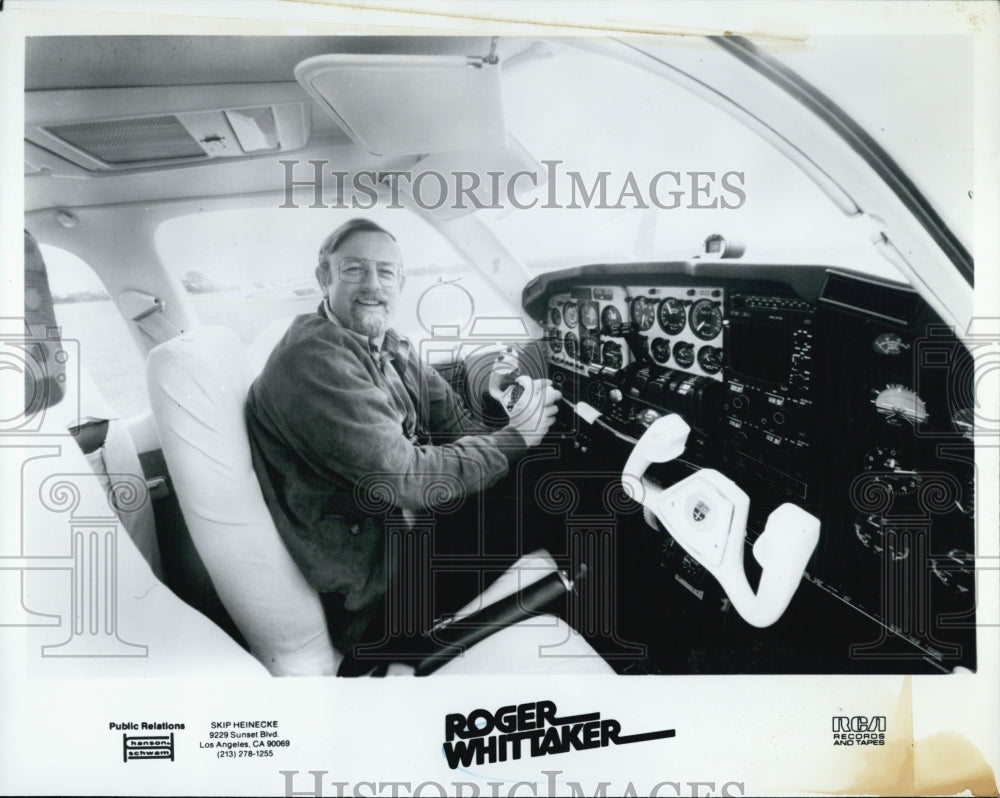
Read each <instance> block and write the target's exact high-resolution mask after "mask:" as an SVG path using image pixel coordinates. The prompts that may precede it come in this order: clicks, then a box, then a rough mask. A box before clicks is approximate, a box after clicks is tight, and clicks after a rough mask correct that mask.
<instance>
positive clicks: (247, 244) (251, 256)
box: [155, 200, 516, 344]
mask: <svg viewBox="0 0 1000 798" xmlns="http://www.w3.org/2000/svg"><path fill="white" fill-rule="evenodd" d="M278 202H280V200H277V201H276V202H275V207H270V208H267V207H258V208H246V209H239V210H220V211H213V212H207V213H198V214H191V215H187V216H179V217H177V218H174V219H170V220H168V221H166V222H164V223H163V224H162V225H161V226H160V228H159V229H158V230H157V231H156V239H155V240H156V247H157V250H158V251H159V253H160V256H161V259H162V260H163V263H164V265H165V266H166V267H167V268H168V269H170V270H171V271H172V272H173V273H174V274H175V275H176V276H177V278H178V279H179V280H180V282H181V284H182V285H183V286H184V289H185V292H186V296H185V297H184V298H183V299H182V300H181V301H185V302H187V303H188V304H189V305H190V306H191V307H192V309H193V310H194V311H195V313H196V315H197V317H198V318H199V319H200V320H201V322H202V323H203V324H215V325H221V326H224V327H229V328H231V329H233V330H235V331H236V333H237V334H238V335H239V336H240V338H241V340H242V341H243V343H244V344H249V343H250V342H251V341H252V340H253V339H254V337H255V336H256V335H257V333H259V332H260V331H261V330H262V329H264V328H265V327H266V326H267V325H268V323H269V322H272V321H274V320H276V319H279V318H288V317H291V316H294V315H297V314H301V313H313V312H315V311H316V308H317V307H318V306H319V304H320V301H321V300H322V294H321V293H320V289H319V285H318V284H317V282H316V277H315V275H314V271H315V268H316V260H317V258H316V256H317V253H318V251H319V247H320V244H321V243H322V242H323V239H324V238H326V236H327V234H329V233H330V232H331V231H333V230H334V229H335V228H336V227H337V226H338V225H340V224H341V223H342V222H345V221H347V220H348V219H351V218H354V217H358V216H362V217H366V218H369V219H372V220H373V221H375V222H376V223H378V224H380V225H382V226H383V227H384V228H385V229H387V230H389V231H391V232H392V234H393V235H394V236H395V237H396V240H397V241H398V242H399V246H400V250H401V251H402V254H403V266H404V271H405V274H406V282H405V285H404V287H403V295H402V298H401V301H400V303H399V307H398V309H397V313H396V316H395V318H394V319H393V321H392V326H393V327H395V328H396V329H397V330H399V331H400V332H401V333H403V334H404V335H406V336H408V337H409V338H410V339H411V340H412V341H413V342H414V343H417V342H418V341H419V340H421V339H422V338H424V337H425V336H426V335H427V331H428V330H429V329H430V328H431V327H432V326H433V325H457V326H458V327H459V328H461V331H462V333H463V334H467V333H468V332H469V328H470V326H471V324H472V323H473V321H474V317H480V318H483V317H485V318H492V317H496V316H501V317H507V316H510V315H511V312H512V311H511V309H510V307H509V306H508V305H507V304H506V303H505V302H504V301H503V299H502V298H501V297H499V296H497V295H496V293H495V291H493V289H492V288H490V286H489V285H488V283H487V282H486V281H485V280H484V279H483V278H482V277H481V276H480V275H479V274H478V272H476V271H475V270H473V269H472V268H471V267H470V266H469V265H468V264H467V263H466V262H465V261H464V260H463V258H462V256H461V255H459V254H458V253H457V252H456V251H455V250H454V249H453V248H452V247H451V245H450V244H449V243H448V242H447V241H446V240H445V238H444V237H443V236H441V235H440V234H439V233H438V232H437V231H436V230H434V229H433V228H432V227H431V226H430V225H428V224H427V223H426V222H425V221H423V220H422V219H420V218H419V217H417V216H416V215H415V214H413V213H410V212H409V211H406V210H403V209H385V208H373V209H370V210H367V211H359V210H347V209H333V208H329V209H322V210H320V209H311V208H305V207H302V208H298V209H295V210H291V209H282V208H278V207H276V206H277V203H278ZM442 288H443V289H444V290H442ZM456 296H457V297H458V299H459V300H460V301H455V297H456ZM514 312H516V311H514Z"/></svg>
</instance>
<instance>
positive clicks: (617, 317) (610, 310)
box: [601, 305, 622, 335]
mask: <svg viewBox="0 0 1000 798" xmlns="http://www.w3.org/2000/svg"><path fill="white" fill-rule="evenodd" d="M621 323H622V314H621V312H620V311H619V310H618V308H616V307H615V306H614V305H607V306H606V307H605V308H604V310H602V311H601V327H602V328H603V329H604V332H606V333H610V334H611V335H615V334H616V333H614V332H611V331H612V330H616V329H617V327H618V325H619V324H621Z"/></svg>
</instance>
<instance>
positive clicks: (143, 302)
mask: <svg viewBox="0 0 1000 798" xmlns="http://www.w3.org/2000/svg"><path fill="white" fill-rule="evenodd" d="M118 302H119V304H120V306H121V308H122V311H123V312H124V313H125V315H127V316H128V317H129V318H131V319H132V321H134V322H135V323H136V324H137V325H138V327H139V329H140V330H142V331H143V332H144V333H146V335H148V336H149V337H150V338H152V339H153V341H154V343H157V344H162V343H163V342H164V341H169V340H170V339H171V338H176V337H177V336H178V335H180V334H181V332H182V330H179V329H177V327H175V326H174V324H173V323H172V322H171V321H170V319H168V318H167V317H166V316H165V315H163V311H164V309H165V308H166V306H167V304H166V302H164V301H163V300H162V299H160V298H159V297H156V296H153V295H152V294H147V293H146V292H145V291H137V290H136V289H134V288H127V289H125V290H124V291H122V292H121V293H120V294H119V295H118Z"/></svg>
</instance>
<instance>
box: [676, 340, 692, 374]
mask: <svg viewBox="0 0 1000 798" xmlns="http://www.w3.org/2000/svg"><path fill="white" fill-rule="evenodd" d="M674 362H675V363H676V364H677V365H678V366H680V367H681V368H682V369H687V368H691V366H692V365H693V364H694V344H689V343H688V342H687V341H678V342H677V343H676V344H674Z"/></svg>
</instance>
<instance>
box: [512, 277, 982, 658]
mask: <svg viewBox="0 0 1000 798" xmlns="http://www.w3.org/2000/svg"><path fill="white" fill-rule="evenodd" d="M725 266H726V265H725V264H723V265H719V266H709V267H704V268H700V269H699V264H687V263H677V264H674V263H665V264H647V263H642V264H620V265H617V266H605V265H595V266H584V267H578V268H573V269H567V270H564V271H563V272H559V273H555V274H552V275H545V276H542V277H540V278H538V279H537V280H536V281H533V282H532V283H529V285H528V286H526V288H525V291H524V296H523V304H524V306H525V310H526V311H528V312H529V313H530V314H531V315H532V316H533V317H534V318H535V319H536V320H538V321H539V322H541V323H542V325H543V327H544V339H545V342H546V346H545V348H544V349H545V353H546V355H545V356H546V359H547V365H548V373H549V377H550V378H551V379H552V380H553V382H554V383H555V384H556V385H557V386H558V387H559V389H560V391H561V392H562V393H563V396H564V397H565V399H566V403H567V407H570V406H573V405H575V404H576V402H578V401H583V402H586V403H587V404H588V405H590V406H591V407H592V408H593V409H594V410H595V411H596V412H597V413H598V414H599V418H600V423H589V422H586V421H581V420H580V418H574V417H573V414H572V412H571V411H566V412H563V413H561V414H560V420H559V421H558V422H557V425H556V427H555V428H554V431H555V433H556V434H558V435H561V436H563V440H564V441H565V442H566V444H567V446H566V447H564V449H563V451H564V452H565V456H566V457H568V458H570V463H571V467H572V468H573V469H574V473H578V474H586V473H588V471H587V470H588V469H589V468H593V469H595V470H596V471H597V472H599V473H602V474H603V473H605V472H607V471H608V470H609V469H610V470H612V471H613V470H614V469H615V467H616V465H615V464H618V461H621V462H622V463H623V462H624V458H625V457H627V455H628V451H629V445H628V443H627V442H628V441H629V440H635V439H637V438H638V437H641V435H642V434H643V432H644V431H645V429H646V428H648V427H649V425H650V424H652V423H653V422H654V421H655V420H656V419H657V418H658V417H660V416H662V415H665V414H668V413H677V414H679V415H680V416H681V417H682V418H684V419H685V421H686V422H687V423H688V424H689V426H690V427H691V434H690V436H689V438H688V443H687V447H686V449H685V452H684V453H683V455H682V456H681V457H680V458H678V459H677V460H676V461H675V463H674V464H672V465H671V467H670V468H669V469H666V470H664V471H663V472H662V473H660V474H655V473H654V474H653V478H654V479H660V480H661V481H662V483H663V484H671V483H672V482H674V481H676V480H677V479H679V478H682V477H683V476H685V475H686V474H687V473H689V472H690V470H693V469H697V468H712V469H716V470H718V471H720V472H721V473H723V474H724V475H726V476H727V477H729V478H730V479H732V480H733V481H735V482H736V483H737V484H738V485H739V486H740V488H741V489H743V490H745V491H746V492H747V494H748V495H749V496H750V499H751V507H750V519H749V524H748V529H749V530H751V536H752V535H753V534H756V533H759V531H760V530H761V529H762V528H763V526H764V525H765V523H766V520H767V514H768V513H770V512H771V511H772V510H773V509H774V508H775V507H777V506H779V505H780V504H781V503H783V502H794V503H796V504H797V505H798V506H800V507H802V508H803V509H805V510H806V511H807V512H810V513H812V514H814V515H815V516H816V517H818V518H820V520H821V523H822V531H821V537H820V544H819V547H818V548H817V551H816V553H815V555H814V557H813V560H812V561H811V562H810V564H809V565H808V567H807V572H806V575H805V578H804V581H806V582H809V583H811V584H812V585H813V586H814V587H815V588H816V589H817V591H818V593H821V594H824V595H826V596H833V597H834V600H835V602H837V604H836V605H835V606H841V607H848V608H855V609H856V610H858V611H859V613H860V615H859V617H858V618H854V619H853V621H851V622H853V623H857V624H860V623H863V622H867V621H862V620H861V616H863V618H865V619H868V620H870V621H873V622H874V623H876V624H878V625H880V626H881V627H882V628H883V629H884V630H889V631H890V632H891V635H890V636H889V638H887V639H891V640H893V641H895V642H893V643H892V645H899V646H909V647H910V648H908V649H907V651H908V652H909V653H907V654H906V656H907V657H911V658H912V657H917V658H921V659H922V660H923V661H924V662H926V663H929V666H930V667H931V668H940V669H947V667H946V666H947V663H950V664H951V665H954V664H961V665H963V666H964V667H973V666H974V662H975V653H974V652H975V648H974V641H970V640H969V639H967V637H968V636H963V635H964V633H961V634H960V633H959V632H956V631H954V630H946V629H944V628H943V627H942V628H936V629H935V630H934V631H933V633H931V632H929V631H927V630H922V629H919V628H916V627H912V624H909V623H908V620H907V619H911V618H916V617H920V616H921V613H927V612H929V611H930V609H931V607H933V609H934V611H935V612H940V613H943V614H948V613H951V614H953V615H954V616H955V617H958V616H960V615H962V614H963V613H970V612H972V610H971V609H970V605H969V602H970V601H971V600H972V598H971V597H974V595H975V590H974V569H973V568H972V566H971V565H970V563H971V562H972V557H973V554H974V535H973V524H974V505H975V484H974V467H973V446H972V440H971V435H972V427H973V424H972V421H971V419H972V418H973V416H974V412H973V410H972V407H971V405H970V403H969V400H968V397H971V396H972V395H973V389H972V387H971V386H970V385H969V384H968V383H969V381H970V379H971V377H970V375H971V374H972V373H973V369H972V367H971V362H972V361H971V355H970V354H969V352H968V350H967V349H966V348H965V347H964V346H963V345H962V343H961V342H960V341H959V340H958V339H957V338H956V337H955V335H954V333H953V331H951V330H950V329H948V328H947V327H945V326H944V325H943V323H942V322H941V320H940V318H939V317H937V315H936V314H935V313H934V312H933V310H932V309H931V308H930V307H929V306H928V305H927V304H926V303H925V302H923V300H922V299H921V298H920V297H919V295H918V294H917V293H916V292H914V291H913V290H912V289H910V288H908V287H906V286H900V285H897V284H893V283H887V282H885V281H879V280H875V279H871V278H868V277H865V276H862V275H859V274H855V273H844V272H838V271H836V270H833V269H829V268H826V267H821V266H788V267H775V266H762V265H761V266H758V265H751V264H745V263H744V264H740V266H739V268H738V269H737V270H733V271H732V273H731V274H728V273H724V269H725ZM699 271H701V272H702V273H701V274H697V273H698V272H699ZM616 278H617V279H616ZM609 436H610V437H609ZM917 518H919V519H920V523H919V524H918V525H917V526H914V523H915V522H914V519H917ZM918 527H919V528H918ZM754 530H756V532H754ZM750 539H751V538H748V540H750ZM921 552H923V554H921ZM922 557H924V558H925V559H921V558H922ZM927 558H929V559H927ZM639 560H640V561H641V562H645V561H646V560H648V561H650V562H652V563H654V564H655V567H656V569H657V570H656V571H651V572H650V574H648V576H649V577H650V578H652V579H654V580H655V579H656V578H658V577H659V576H661V575H663V574H666V575H667V576H668V581H672V582H673V583H676V584H681V585H683V586H685V587H686V589H687V591H688V592H689V593H693V594H695V595H697V596H698V597H699V599H700V598H701V596H702V595H704V596H707V595H709V594H710V589H709V588H708V587H706V584H708V583H710V582H711V580H706V578H705V576H704V574H703V573H702V572H701V571H700V569H699V568H698V567H696V566H695V565H693V564H692V563H691V562H688V561H687V560H686V559H685V558H684V557H683V556H682V555H681V557H680V559H678V555H677V547H676V546H674V547H671V546H670V545H669V541H666V542H664V543H663V548H662V552H660V553H659V554H657V553H656V552H652V553H650V552H646V555H645V556H639ZM927 562H930V564H931V565H930V568H931V570H930V573H931V577H932V578H931V577H926V572H927ZM921 569H923V570H921ZM886 574H889V576H886ZM918 578H919V579H925V578H926V579H928V580H929V582H928V587H927V590H926V591H925V592H924V593H922V594H920V595H914V596H911V597H910V598H907V599H906V600H905V601H904V600H903V599H902V598H900V596H897V595H896V594H895V593H890V594H887V593H886V591H887V590H890V588H891V587H892V586H891V585H889V582H887V581H886V580H887V579H891V580H895V581H898V582H899V583H900V584H902V583H903V582H906V581H907V580H911V581H913V580H916V579H918ZM706 591H708V592H706ZM664 592H665V593H666V592H667V588H666V586H664ZM803 594H804V595H805V594H806V591H803ZM809 595H810V596H811V597H810V598H808V599H801V601H803V602H805V601H808V602H811V603H812V606H828V605H825V604H823V601H822V600H821V599H819V598H817V597H816V593H810V594H809ZM911 599H912V601H911ZM671 601H673V599H671ZM706 601H707V600H706ZM797 601H799V599H797ZM906 601H911V603H913V602H917V603H920V602H922V603H921V605H920V606H919V607H918V606H915V605H914V606H909V605H907V606H903V604H905V603H906ZM887 602H888V603H887ZM892 602H897V603H898V604H899V606H898V607H897V606H896V604H892ZM925 605H926V606H925ZM834 616H836V613H834ZM834 616H831V618H832V620H831V621H830V622H831V623H834V624H842V623H845V619H842V618H840V617H839V616H836V617H834ZM699 617H700V616H699ZM701 620H702V621H704V618H702V619H701ZM911 627H912V628H911ZM845 628H848V627H847V626H845ZM970 628H971V627H970ZM800 631H801V630H800ZM852 634H853V633H852ZM857 634H858V635H864V636H877V634H881V633H873V632H870V631H865V632H860V631H859V632H857ZM941 641H945V643H946V644H942V643H941ZM651 642H652V643H654V644H655V643H656V640H655V639H652V638H651ZM819 642H821V641H819ZM831 645H832V644H831ZM949 646H950V648H949ZM807 649H808V647H805V646H804V647H803V651H802V652H800V653H801V655H802V656H801V659H802V660H803V661H804V660H806V659H808V657H809V656H810V655H809V654H808V651H807ZM952 649H954V651H952ZM669 650H671V646H670V645H669V644H665V648H664V652H667V651H669ZM948 652H951V653H948ZM956 652H957V653H956ZM962 652H964V653H962ZM827 654H828V655H836V656H839V654H838V652H836V651H835V652H832V654H831V652H827ZM664 656H666V653H664ZM872 656H876V655H875V654H873V655H872ZM878 656H881V654H879V655H878ZM892 656H895V654H893V655H892ZM949 657H950V659H949ZM830 661H831V660H830V659H829V656H824V657H820V658H819V659H818V660H817V667H820V668H826V667H829V662H830ZM942 663H944V664H942ZM800 664H801V663H800V662H798V661H797V662H796V665H795V666H794V667H795V668H797V667H799V665H800ZM869 664H870V663H869V662H868V660H866V659H865V657H864V656H861V655H858V657H857V658H856V659H851V660H850V661H849V662H842V663H841V664H839V665H837V666H836V667H835V670H836V669H839V668H843V669H844V670H848V671H849V670H851V669H852V668H854V667H855V666H857V667H869ZM887 667H889V668H890V670H891V666H887Z"/></svg>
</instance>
